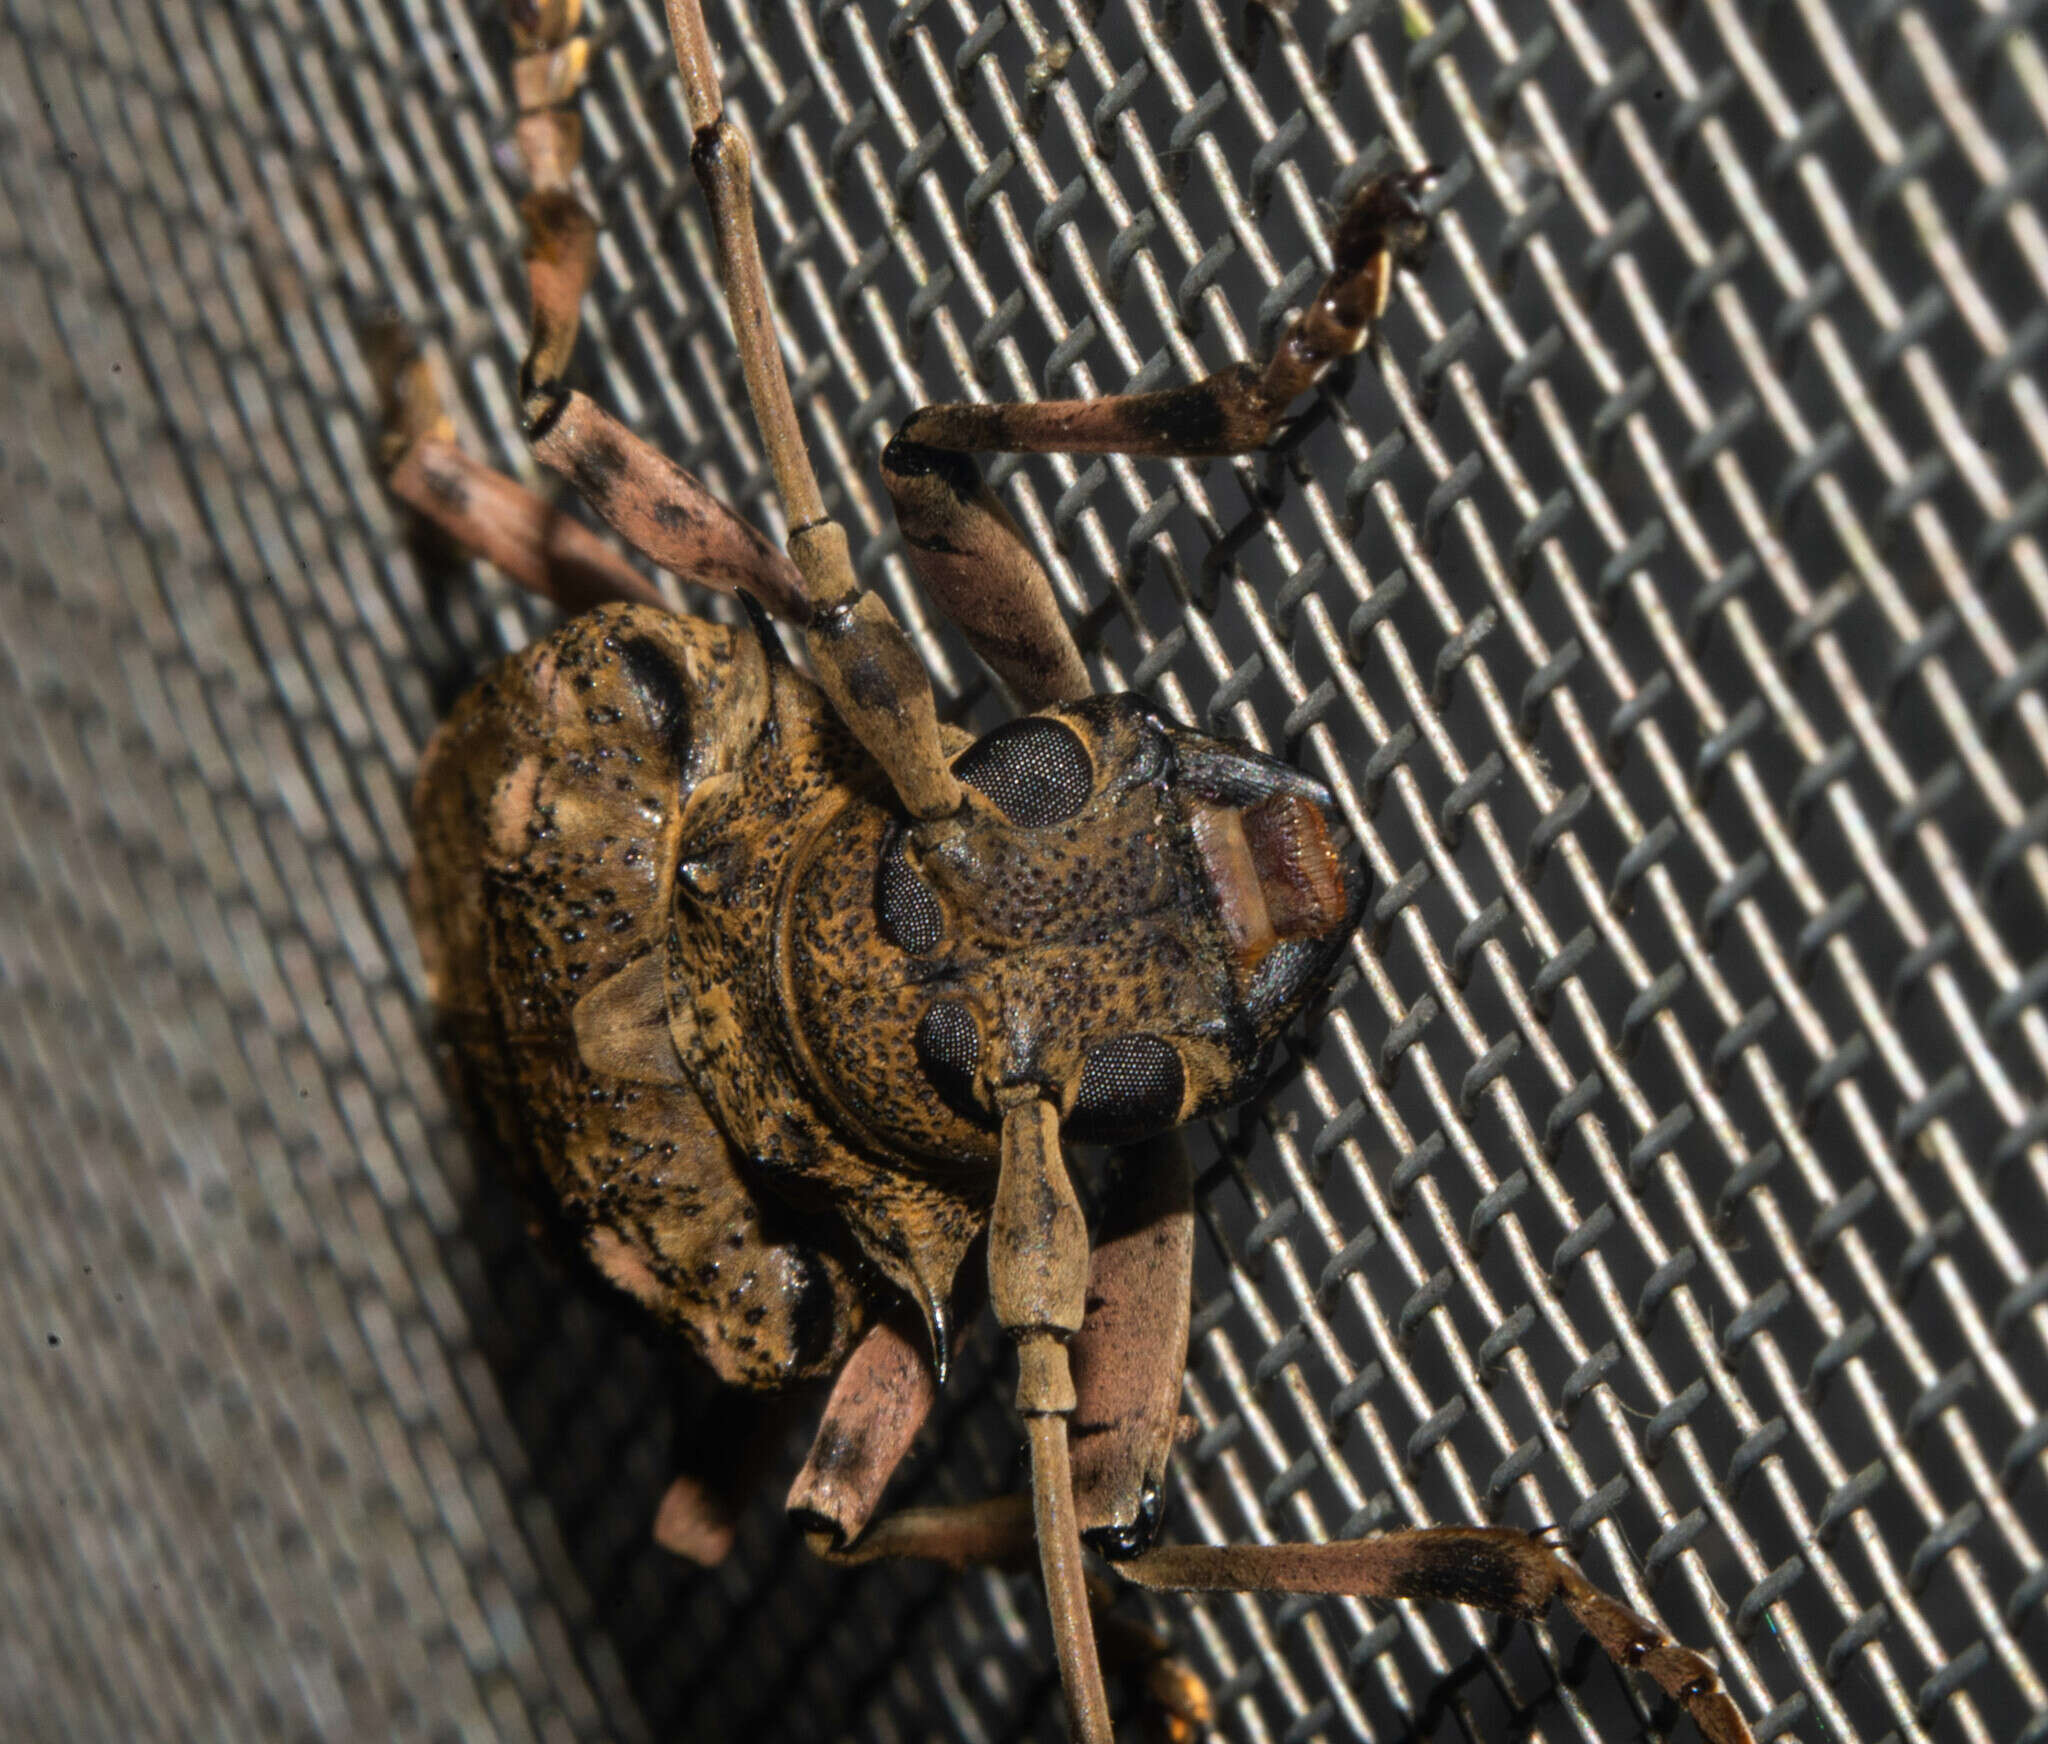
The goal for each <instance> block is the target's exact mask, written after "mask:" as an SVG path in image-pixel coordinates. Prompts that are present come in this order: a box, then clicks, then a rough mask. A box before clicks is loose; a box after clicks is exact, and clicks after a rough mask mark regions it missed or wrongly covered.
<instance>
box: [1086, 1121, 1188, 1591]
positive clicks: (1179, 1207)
mask: <svg viewBox="0 0 2048 1744" xmlns="http://www.w3.org/2000/svg"><path fill="white" fill-rule="evenodd" d="M1194 1223H1195V1220H1194V1192H1193V1185H1192V1181H1191V1174H1190V1169H1189V1163H1188V1154H1187V1147H1186V1146H1185V1145H1184V1144H1183V1143H1182V1141H1181V1139H1180V1137H1179V1136H1178V1135H1177V1134H1176V1135H1172V1136H1169V1137H1167V1138H1165V1139H1162V1140H1160V1141H1158V1142H1157V1143H1154V1144H1150V1145H1145V1146H1143V1147H1135V1146H1134V1147H1131V1148H1130V1149H1128V1150H1124V1151H1120V1152H1118V1153H1117V1156H1116V1160H1115V1164H1114V1173H1113V1174H1112V1175H1111V1177H1110V1181H1109V1184H1108V1188H1107V1191H1106V1193H1105V1195H1104V1202H1103V1209H1102V1214H1101V1216H1100V1218H1099V1220H1098V1223H1097V1228H1096V1233H1095V1251H1094V1252H1093V1254H1092V1255H1090V1257H1089V1264H1088V1314H1087V1319H1086V1320H1085V1321H1083V1322H1082V1326H1081V1330H1080V1331H1079V1332H1078V1333H1077V1334H1075V1336H1074V1342H1073V1345H1072V1347H1071V1353H1070V1354H1071V1356H1072V1359H1073V1366H1074V1393H1075V1398H1076V1404H1075V1407H1074V1419H1073V1423H1072V1426H1071V1430H1070V1434H1071V1437H1072V1441H1073V1465H1074V1498H1075V1505H1076V1507H1077V1508H1078V1510H1079V1512H1080V1519H1081V1530H1082V1532H1083V1533H1085V1534H1086V1535H1087V1537H1088V1541H1089V1542H1090V1543H1091V1544H1093V1545H1095V1546H1096V1547H1097V1548H1098V1549H1100V1550H1102V1551H1103V1553H1104V1554H1105V1555H1108V1556H1111V1557H1116V1556H1129V1555H1132V1554H1134V1553H1135V1552H1137V1551H1141V1550H1143V1549H1144V1548H1145V1547H1146V1546H1147V1545H1148V1544H1150V1543H1151V1541H1152V1535H1153V1532H1154V1531H1155V1530H1156V1529H1157V1526H1158V1522H1159V1501H1160V1493H1161V1488H1162V1486H1163V1485H1164V1483H1165V1481H1166V1465H1167V1460H1168V1459H1169V1457H1170V1456H1171V1455H1172V1452H1173V1445H1174V1440H1175V1436H1176V1432H1177V1431H1178V1428H1179V1425H1180V1393H1181V1376H1182V1373H1183V1371H1184V1370H1185V1369H1186V1367H1187V1350H1188V1299H1189V1295H1190V1290H1191V1281H1192V1275H1193V1270H1194V1254H1195V1243H1194Z"/></svg>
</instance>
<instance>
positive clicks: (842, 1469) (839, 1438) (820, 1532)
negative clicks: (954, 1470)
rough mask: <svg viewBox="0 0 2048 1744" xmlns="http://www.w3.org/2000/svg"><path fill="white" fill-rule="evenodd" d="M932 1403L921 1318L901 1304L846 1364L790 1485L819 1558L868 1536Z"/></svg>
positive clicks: (934, 1388) (934, 1393)
mask: <svg viewBox="0 0 2048 1744" xmlns="http://www.w3.org/2000/svg"><path fill="white" fill-rule="evenodd" d="M937 1397H938V1382H937V1378H936V1377H935V1376H934V1375H933V1373H932V1365H931V1360H930V1358H929V1357H928V1356H927V1355H926V1354H925V1347H924V1334H923V1327H922V1316H920V1315H919V1314H918V1313H917V1312H916V1311H915V1310H914V1309H913V1308H911V1307H910V1306H909V1305H908V1304H904V1305H901V1306H899V1307H898V1308H897V1309H896V1310H895V1311H894V1312H893V1313H891V1314H888V1315H886V1316H884V1317H883V1318H882V1319H880V1320H878V1321H877V1322H876V1323H875V1324H874V1325H873V1326H871V1327H869V1328H868V1330H867V1332H866V1334H865V1335H864V1336H863V1337H862V1339H861V1341H860V1343H859V1344H857V1345H855V1346H854V1350H853V1354H852V1355H851V1356H850V1357H848V1358H847V1359H846V1366H845V1367H844V1368H843V1369H841V1370H840V1371H839V1378H838V1379H837V1380H836V1381H834V1382H833V1384H832V1396H831V1397H830V1398H829V1399H828V1400H827V1401H826V1403H825V1414H824V1416H823V1417H822V1418H821V1419H820V1421H819V1424H818V1433H817V1436H816V1438H815V1439H814V1440H813V1441H812V1442H811V1451H810V1454H809V1456H808V1457H807V1458H806V1459H805V1460H804V1466H803V1470H802V1471H800V1472H798V1473H797V1475H796V1482H795V1483H794V1484H792V1485H791V1486H790V1490H789V1500H788V1502H787V1504H786V1506H787V1508H788V1510H789V1513H790V1516H791V1518H793V1519H794V1520H796V1521H797V1522H798V1523H799V1524H800V1525H801V1526H802V1528H803V1530H804V1533H805V1535H806V1536H807V1537H808V1538H810V1539H811V1541H812V1543H813V1544H814V1546H815V1547H816V1548H817V1549H818V1551H819V1554H820V1555H827V1554H836V1553H837V1552H839V1551H841V1550H844V1549H845V1547H846V1546H848V1545H851V1544H853V1543H855V1542H856V1541H858V1540H860V1539H861V1537H862V1534H863V1533H865V1532H866V1531H867V1529H868V1522H869V1520H870V1519H872V1518H873V1516H874V1513H875V1510H876V1508H878V1507H879V1506H880V1505H881V1500H882V1492H883V1491H884V1490H885V1489H886V1488H887V1487H888V1483H889V1479H890V1478H891V1477H893V1476H894V1475H895V1472H896V1468H897V1466H898V1465H900V1464H901V1463H902V1461H903V1456H904V1455H905V1454H906V1453H908V1452H909V1451H910V1444H911V1442H912V1441H914V1440H915V1439H916V1437H917V1432H918V1430H919V1429H921V1428H923V1427H924V1420H925V1419H926V1418H927V1417H928V1416H930V1415H931V1409H932V1405H933V1403H934V1401H935V1400H936V1399H937ZM884 1554H886V1553H884Z"/></svg>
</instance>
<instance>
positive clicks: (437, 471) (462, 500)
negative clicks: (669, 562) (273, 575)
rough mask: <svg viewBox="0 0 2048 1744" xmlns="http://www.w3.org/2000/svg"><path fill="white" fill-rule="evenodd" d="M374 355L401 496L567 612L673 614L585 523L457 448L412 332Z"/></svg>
mask: <svg viewBox="0 0 2048 1744" xmlns="http://www.w3.org/2000/svg"><path fill="white" fill-rule="evenodd" d="M370 349H371V353H372V363H373V365H374V367H375V370H376V373H377V376H378V378H379V384H380V386H381V388H382V391H383V400H384V434H383V439H382V441H381V443H380V444H379V449H380V452H379V459H380V461H381V462H382V464H383V467H384V479H385V483H386V484H387V485H389V487H390V489H391V494H392V495H393V496H395V497H397V498H398V499H399V500H400V501H401V502H404V503H406V504H407V505H408V506H410V507H411V508H413V509H414V510H416V511H418V513H419V514H420V515H422V516H424V517H425V518H426V519H427V520H428V521H430V522H432V523H433V524H434V525H435V526H437V527H439V528H440V529H441V531H442V532H443V533H445V534H447V535H448V537H449V538H451V539H453V540H454V541H455V543H456V544H458V545H460V546H461V547H462V548H463V549H464V550H465V551H471V552H474V553H476V554H477V555H478V556H480V557H486V558H488V559H490V561H491V562H492V563H494V564H496V565H497V566H498V568H499V569H501V570H503V571H504V572H505V574H506V575H507V576H508V577H509V578H510V579H511V580H512V581H514V582H516V583H517V584H518V585H519V586H521V587H523V588H525V589H526V590H527V591H528V592H529V593H537V594H539V595H540V596H541V597H542V598H543V599H548V600H553V601H554V602H555V604H556V605H558V606H560V607H561V608H562V609H563V610H564V611H566V612H581V611H588V610H589V609H590V608H591V607H592V606H597V605H603V604H605V603H606V602H607V601H613V600H616V601H621V602H628V603H635V604H640V605H654V606H662V607H663V609H666V602H664V601H663V599H662V597H661V594H660V592H659V591H658V590H657V589H656V587H655V585H654V583H653V582H651V581H649V580H648V579H647V577H646V576H644V575H642V574H641V573H640V572H639V570H637V569H635V568H634V567H633V566H632V565H631V564H630V563H628V562H627V561H626V560H625V559H624V558H623V557H621V556H620V555H619V554H618V553H617V552H616V551H614V550H613V549H612V548H611V547H610V546H609V545H607V544H606V543H605V542H604V540H602V539H600V538H599V537H598V536H597V535H596V534H595V533H593V532H592V531H591V530H590V529H589V528H588V527H586V526H584V524H583V523H582V522H581V521H579V520H577V519H576V518H575V516H573V515H565V514H563V513H562V512H561V510H559V509H557V508H556V507H555V506H554V505H553V504H552V503H549V502H545V501H543V500H542V499H541V498H539V497H537V496H535V495H534V494H533V492H532V491H530V490H528V489H527V488H526V486H524V485H523V484H521V483H520V482H519V481H518V480H517V479H516V478H508V477H507V476H506V475H505V474H504V473H502V472H498V471H496V470H495V469H494V468H492V467H488V466H486V465H485V464H484V463H483V462H482V461H480V460H478V459H477V458H476V457H475V456H474V455H470V454H466V453H464V452H463V450H462V449H461V448H459V447H458V446H457V445H456V442H455V426H454V424H453V422H452V421H451V420H450V419H449V417H448V415H447V413H446V412H445V411H443V410H442V407H441V397H440V394H439V393H438V392H437V391H436V389H435V387H434V378H433V371H432V369H431V368H430V367H429V365H428V363H427V361H426V359H425V358H423V357H421V356H420V354H419V352H418V351H417V350H416V349H415V348H414V346H413V344H412V341H411V339H410V337H409V336H408V335H407V334H406V333H405V331H404V330H403V329H402V328H400V327H399V326H398V325H397V324H396V323H395V322H393V323H387V324H385V325H384V326H383V327H382V328H381V329H380V330H379V331H378V332H376V333H375V334H373V335H372V338H371V347H370Z"/></svg>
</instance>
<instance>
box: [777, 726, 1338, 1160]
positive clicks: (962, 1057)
mask: <svg viewBox="0 0 2048 1744" xmlns="http://www.w3.org/2000/svg"><path fill="white" fill-rule="evenodd" d="M953 768H954V773H955V774H956V775H957V776H958V777H959V778H960V781H961V783H962V785H963V786H964V788H965V789H966V796H967V797H966V803H965V804H964V805H963V806H962V807H961V809H960V810H959V811H958V812H956V813H955V814H953V815H952V816H950V817H946V818H940V819H936V820H932V821H929V822H923V823H908V822H905V821H903V820H902V819H901V818H900V817H898V816H893V815H891V814H890V813H888V812H886V811H884V810H883V809H882V808H881V807H879V806H872V807H871V806H861V805H856V806H849V807H848V808H847V809H846V811H845V812H843V813H842V814H841V816H840V819H839V820H838V822H837V823H836V824H835V825H834V826H833V828H832V829H831V830H830V831H829V837H830V839H829V841H828V842H827V843H825V844H823V845H822V846H821V848H820V850H819V852H818V853H817V854H816V855H814V856H813V858H812V860H811V862H810V864H809V865H807V866H806V867H805V869H804V871H803V874H802V875H801V876H800V877H799V878H798V880H797V881H796V885H795V888H794V890H793V891H792V895H791V899H790V906H789V911H788V913H789V918H788V921H787V925H786V930H785V933H784V935H783V937H784V943H783V947H782V949H783V960H784V964H785V970H784V974H785V979H784V986H785V990H786V997H787V999H788V1003H789V1007H790V1013H791V1018H792V1021H793V1026H794V1028H795V1030H796V1031H797V1034H798V1040H799V1045H800V1046H802V1047H803V1048H805V1050H806V1051H807V1052H808V1053H809V1054H810V1055H811V1058H812V1063H813V1065H814V1066H815V1067H816V1068H817V1071H818V1074H819V1076H820V1077H821V1079H822V1080H823V1087H824V1088H825V1089H827V1090H828V1091H829V1092H830V1093H831V1095H832V1096H833V1099H834V1100H835V1101H837V1102H838V1103H839V1104H840V1106H841V1109H842V1111H843V1112H844V1113H846V1114H847V1115H848V1116H850V1118H851V1120H852V1122H853V1124H854V1125H855V1126H856V1127H857V1128H860V1129H864V1130H865V1132H866V1133H867V1134H868V1136H869V1137H870V1138H871V1139H873V1140H875V1141H877V1142H879V1143H880V1144H882V1145H885V1146H886V1147H888V1148H889V1149H891V1150H895V1151H909V1152H912V1153H913V1154H920V1155H922V1156H924V1157H926V1158H929V1159H935V1160H936V1159H949V1158H950V1159H959V1160H962V1161H966V1160H969V1159H985V1158H987V1157H989V1156H992V1155H993V1154H994V1152H995V1148H996V1127H997V1121H996V1102H995V1096H996V1092H997V1090H998V1089H999V1088H1002V1087H1005V1086H1011V1085H1017V1084H1035V1085H1038V1086H1040V1087H1042V1088H1043V1089H1044V1090H1045V1091H1046V1093H1047V1094H1048V1095H1049V1096H1051V1097H1052V1098H1053V1099H1054V1100H1055V1101H1056V1102H1057V1104H1058V1106H1059V1108H1060V1111H1061V1116H1062V1125H1063V1128H1064V1130H1065V1132H1066V1133H1067V1135H1068V1136H1069V1137H1070V1138H1073V1139H1077V1140H1083V1141H1091V1140H1096V1141H1110V1142H1124V1141H1127V1140H1134V1139H1140V1138H1145V1137H1148V1136H1152V1135H1155V1134H1159V1133H1163V1132H1167V1131H1170V1130H1171V1129H1172V1128H1174V1127H1176V1126H1179V1125H1181V1124H1182V1123H1183V1122H1185V1121H1188V1120H1192V1119H1194V1118H1196V1117H1197V1116H1199V1115H1202V1114H1206V1113H1209V1112H1211V1111H1213V1110H1215V1109H1218V1108H1222V1107H1226V1106H1228V1105H1229V1104H1231V1103H1233V1102H1236V1101H1240V1100H1242V1099H1243V1098H1244V1097H1246V1096H1248V1095H1249V1094H1251V1092H1252V1091H1253V1090H1255V1089H1256V1088H1257V1087H1258V1085H1259V1083H1260V1081H1261V1078H1262V1075H1263V1070H1264V1061H1265V1057H1266V1054H1267V1051H1268V1049H1269V1047H1270V1045H1271V1044H1272V1042H1273V1041H1274V1039H1275V1038H1276V1037H1277V1036H1278V1035H1279V1034H1280V1032H1281V1030H1282V1029H1283V1028H1285V1026H1286V1025H1287V1023H1288V1021H1289V1020H1290V1019H1291V1018H1293V1016H1294V1015H1295V1014H1296V1013H1297V1012H1298V1011H1299V1010H1300V1009H1301V1007H1302V1006H1303V1004H1304V1003H1306V1001H1307V1000H1308V999H1309V998H1310V997H1311V996H1312V995H1313V994H1314V993H1315V992H1316V990H1317V989H1318V988H1319V987H1320V986H1321V985H1322V984H1323V982H1324V981H1325V980H1326V979H1327V977H1328V975H1329V974H1330V972H1331V970H1332V969H1333V967H1334V966H1335V963H1336V961H1337V958H1338V957H1339V955H1340V954H1341V952H1342V950H1343V947H1344V944H1345V942H1346V940H1347V939H1348V938H1349V937H1350V935H1351V932H1352V930H1353V928H1354V927H1355V925H1356V923H1357V919H1358V916H1359V913H1360V911H1361V909H1362V907H1363V902H1364V896H1365V875H1364V873H1363V871H1362V869H1361V868H1359V867H1358V866H1357V865H1356V863H1355V862H1353V861H1350V860H1347V859H1346V858H1344V857H1342V856H1340V855H1339V854H1338V853H1337V851H1336V849H1335V848H1334V846H1333V844H1332V832H1333V830H1334V829H1335V827H1336V821H1337V819H1336V813H1335V810H1334V805H1333V802H1332V800H1331V798H1330V795H1329V793H1328V792H1327V790H1325V789H1324V788H1323V787H1322V786H1321V785H1320V784H1319V783H1317V782H1315V781H1313V780H1311V779H1310V778H1308V777H1307V776H1304V775H1302V774H1301V773H1299V772H1298V771H1296V770H1294V769H1292V768H1290V767H1289V766H1287V765H1286V764H1284V763H1280V762H1278V761H1276V760H1274V759H1272V758H1269V757H1264V756H1260V755H1258V754H1257V753H1254V752H1251V751H1247V750H1245V749H1244V748H1242V747H1241V746H1237V745H1232V744H1230V743H1228V742H1225V741H1222V740H1217V739H1212V738H1208V737H1205V736H1204V735H1201V734H1198V733H1196V732H1194V731H1192V730H1191V729H1189V728H1186V727H1183V726H1181V725H1179V724H1178V723H1176V722H1173V721H1171V720H1169V719H1167V718H1166V717H1164V716H1162V715H1160V714H1159V713H1158V712H1157V711H1155V710H1154V709H1152V708H1151V707H1149V706H1148V705H1147V704H1145V703H1144V702H1143V701H1141V700H1140V699H1138V698H1136V697H1132V696H1112V697H1093V698H1089V699H1088V700H1086V701H1083V702H1078V703H1068V704H1061V705H1057V706H1055V707H1052V708H1048V709H1045V710H1042V711H1040V712H1039V713H1037V714H1033V715H1027V716H1024V717H1023V718H1021V719H1019V720H1016V721H1012V722H1010V723H1008V724H1007V725H1004V726H1001V727H998V728H996V729H995V730H994V731H993V732H991V733H989V734H987V735H986V736H984V737H983V738H981V739H979V740H977V741H976V742H975V743H974V744H973V745H971V746H969V747H968V748H967V750H965V751H964V752H962V753H961V754H960V755H959V757H958V758H956V760H955V761H954V765H953Z"/></svg>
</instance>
